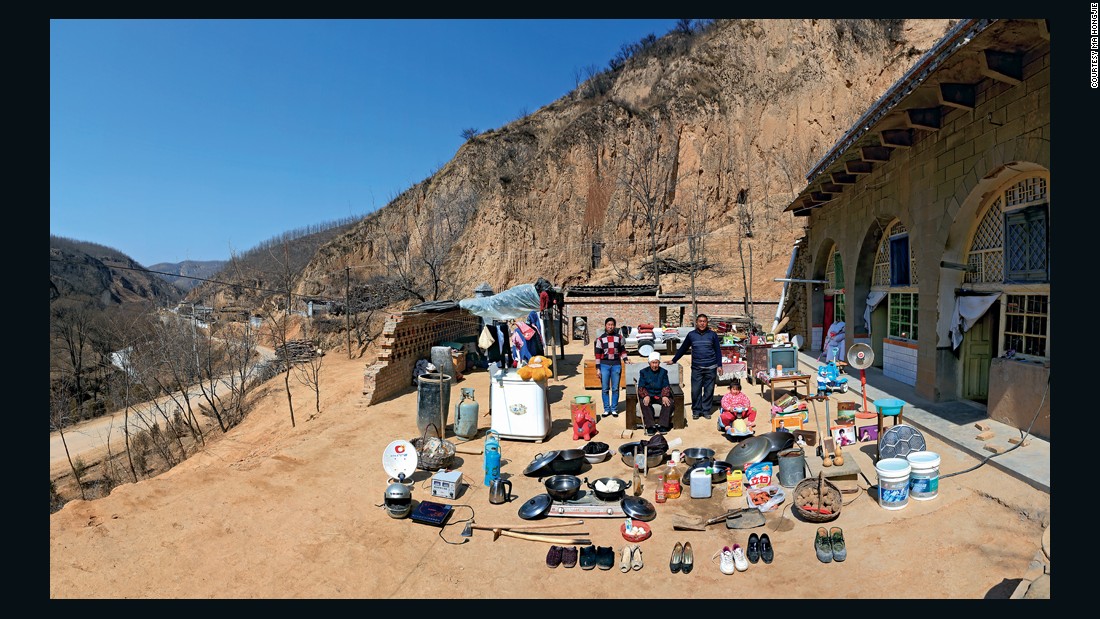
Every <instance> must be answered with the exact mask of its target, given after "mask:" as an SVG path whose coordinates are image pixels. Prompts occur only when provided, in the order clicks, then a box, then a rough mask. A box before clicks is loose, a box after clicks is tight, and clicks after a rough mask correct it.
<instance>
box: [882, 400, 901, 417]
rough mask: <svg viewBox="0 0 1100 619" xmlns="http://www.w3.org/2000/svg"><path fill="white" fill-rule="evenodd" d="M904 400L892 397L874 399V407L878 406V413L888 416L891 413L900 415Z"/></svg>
mask: <svg viewBox="0 0 1100 619" xmlns="http://www.w3.org/2000/svg"><path fill="white" fill-rule="evenodd" d="M905 404H906V402H905V401H904V400H896V399H893V398H889V399H882V400H875V407H876V408H878V414H880V415H882V416H884V417H889V416H891V415H900V414H901V409H902V407H904V406H905Z"/></svg>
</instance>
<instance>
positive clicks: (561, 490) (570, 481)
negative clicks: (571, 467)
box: [543, 475, 581, 501]
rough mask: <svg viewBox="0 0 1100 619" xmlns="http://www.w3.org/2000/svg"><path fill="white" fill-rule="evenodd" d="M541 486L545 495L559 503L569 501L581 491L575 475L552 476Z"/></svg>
mask: <svg viewBox="0 0 1100 619" xmlns="http://www.w3.org/2000/svg"><path fill="white" fill-rule="evenodd" d="M543 484H544V485H545V486H546V494H549V495H550V496H551V497H553V498H555V499H557V500H559V501H571V500H573V498H574V497H576V496H577V492H578V491H579V490H580V489H581V480H580V478H579V477H577V476H576V475H554V476H552V477H550V478H548V479H547V480H546V481H545V482H543Z"/></svg>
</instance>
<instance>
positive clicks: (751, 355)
mask: <svg viewBox="0 0 1100 619" xmlns="http://www.w3.org/2000/svg"><path fill="white" fill-rule="evenodd" d="M771 347H772V345H771V344H756V345H752V344H749V345H747V346H745V362H746V363H748V372H749V379H750V380H752V382H753V383H756V382H757V380H756V373H757V372H764V373H765V374H767V373H768V350H769V349H771Z"/></svg>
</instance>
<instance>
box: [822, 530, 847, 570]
mask: <svg viewBox="0 0 1100 619" xmlns="http://www.w3.org/2000/svg"><path fill="white" fill-rule="evenodd" d="M814 551H815V552H817V560H818V561H821V562H822V563H828V562H830V561H843V560H845V559H847V558H848V548H847V546H845V544H844V531H843V530H842V529H841V528H840V527H833V528H831V529H826V528H825V527H818V528H817V535H816V536H814Z"/></svg>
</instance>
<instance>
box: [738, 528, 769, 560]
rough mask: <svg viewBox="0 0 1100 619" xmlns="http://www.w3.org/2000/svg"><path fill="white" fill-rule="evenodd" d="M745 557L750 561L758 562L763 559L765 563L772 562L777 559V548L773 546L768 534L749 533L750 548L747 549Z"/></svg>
mask: <svg viewBox="0 0 1100 619" xmlns="http://www.w3.org/2000/svg"><path fill="white" fill-rule="evenodd" d="M745 557H746V558H747V559H748V560H749V563H756V562H757V561H760V560H763V561H764V563H771V562H772V560H773V559H775V548H773V547H772V540H771V538H770V537H768V534H767V533H765V534H763V535H757V534H756V533H753V534H752V535H749V543H748V548H746V549H745Z"/></svg>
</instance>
